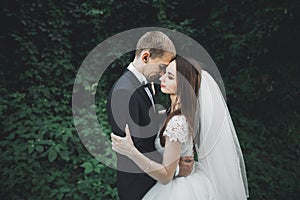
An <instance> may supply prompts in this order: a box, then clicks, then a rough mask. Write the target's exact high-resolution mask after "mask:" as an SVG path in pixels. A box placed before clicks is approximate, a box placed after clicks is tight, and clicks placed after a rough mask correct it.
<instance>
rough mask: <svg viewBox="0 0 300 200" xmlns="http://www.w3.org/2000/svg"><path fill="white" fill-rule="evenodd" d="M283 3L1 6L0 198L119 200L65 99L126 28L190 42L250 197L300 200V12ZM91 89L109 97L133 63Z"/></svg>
mask: <svg viewBox="0 0 300 200" xmlns="http://www.w3.org/2000/svg"><path fill="white" fill-rule="evenodd" d="M299 7H300V4H299V2H298V1H296V0H290V1H266V0H262V1H251V0H241V1H223V0H216V1H208V0H190V1H166V0H139V1H138V0H132V1H117V0H107V1H104V0H94V1H75V0H73V1H58V0H52V1H51V0H47V1H41V0H36V1H27V0H26V1H25V0H14V1H2V2H1V12H0V15H1V22H2V28H1V32H0V33H1V34H0V41H1V45H0V48H1V52H0V60H1V63H0V66H1V71H0V86H1V87H0V94H1V98H0V113H1V115H0V117H1V118H0V153H1V163H0V169H1V170H0V175H1V181H0V196H1V199H117V198H118V196H117V191H116V188H115V179H116V176H115V171H114V170H112V169H110V168H108V167H106V166H104V165H103V164H102V163H100V162H99V161H97V160H96V159H95V158H93V157H92V156H91V155H90V154H89V153H88V152H87V150H86V149H85V147H84V146H83V145H82V144H81V142H80V139H79V136H78V134H77V132H76V129H75V127H74V124H73V117H72V107H71V105H72V103H71V102H72V89H73V84H74V80H75V77H76V73H77V70H78V68H79V67H80V64H81V62H82V61H83V60H84V58H85V57H86V56H87V54H88V53H89V52H90V51H91V50H92V49H93V48H94V47H95V46H96V45H98V44H99V43H100V42H102V41H103V40H105V39H107V38H108V37H110V36H113V35H114V34H117V33H119V32H121V31H125V30H128V29H131V28H137V27H145V26H156V27H165V28H169V29H174V30H177V31H179V32H182V33H184V34H187V35H189V36H190V37H192V38H194V39H195V40H197V41H198V42H199V43H200V44H201V45H202V46H203V47H204V48H205V49H206V50H207V51H208V52H209V54H210V55H211V57H212V58H213V59H214V61H215V62H216V64H217V66H218V68H219V70H220V72H221V74H222V77H223V80H224V82H225V87H226V93H227V103H228V105H229V109H230V111H231V114H232V117H233V120H234V123H235V125H236V129H237V132H238V137H239V140H240V143H241V146H242V149H243V152H244V156H245V162H246V166H247V173H248V181H249V189H250V199H255V200H256V199H299V197H300V195H299V167H300V164H299V161H298V160H299V128H300V123H299V119H300V112H299V108H300V104H299V96H300V95H299V86H300V82H299V59H298V58H299V56H298V53H299V52H300V51H299V35H300V34H299V30H300V29H299V25H298V24H299V20H298V19H299V14H300V12H299V11H300V9H299ZM130 58H131V57H130V56H125V57H124V58H122V59H119V60H117V61H116V62H114V63H113V64H112V66H111V67H110V68H109V69H108V70H107V72H106V73H105V75H104V76H103V79H101V82H100V83H99V85H98V90H97V91H98V92H97V114H98V118H99V122H100V123H101V125H102V126H103V130H104V134H106V135H107V138H108V135H109V133H110V128H109V126H108V124H107V122H106V110H105V103H106V95H107V92H108V90H109V88H110V87H111V85H112V83H113V82H114V81H115V80H116V78H117V77H118V76H119V75H120V74H121V73H122V71H123V70H124V68H118V67H116V66H124V67H125V66H126V65H127V64H128V62H129V61H130Z"/></svg>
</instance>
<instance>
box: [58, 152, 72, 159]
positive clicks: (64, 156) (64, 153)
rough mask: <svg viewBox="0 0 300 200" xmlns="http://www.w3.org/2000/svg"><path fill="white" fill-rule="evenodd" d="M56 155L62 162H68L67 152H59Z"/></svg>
mask: <svg viewBox="0 0 300 200" xmlns="http://www.w3.org/2000/svg"><path fill="white" fill-rule="evenodd" d="M58 154H59V156H60V157H61V159H63V160H66V161H68V160H70V158H69V154H68V152H67V151H60V152H59V153H58Z"/></svg>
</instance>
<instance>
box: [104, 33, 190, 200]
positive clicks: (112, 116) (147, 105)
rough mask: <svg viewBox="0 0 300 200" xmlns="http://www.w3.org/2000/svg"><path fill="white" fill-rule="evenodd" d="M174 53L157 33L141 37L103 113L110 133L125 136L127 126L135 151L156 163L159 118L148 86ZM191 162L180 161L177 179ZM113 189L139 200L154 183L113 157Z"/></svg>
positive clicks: (166, 39) (125, 161)
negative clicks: (155, 142)
mask: <svg viewBox="0 0 300 200" xmlns="http://www.w3.org/2000/svg"><path fill="white" fill-rule="evenodd" d="M175 56H176V50H175V46H174V44H173V42H172V41H171V40H170V38H169V37H168V36H166V35H165V34H164V33H162V32H159V31H151V32H147V33H145V34H144V35H143V36H142V37H141V38H140V39H139V41H138V43H137V46H136V52H135V58H134V60H133V62H131V63H130V64H129V66H128V67H127V70H126V71H125V72H124V74H123V75H122V76H121V77H120V79H119V80H118V81H117V82H116V83H115V84H114V86H113V87H112V89H111V91H110V93H109V95H108V101H107V111H108V119H109V123H110V125H111V127H112V132H114V133H115V134H117V135H119V136H125V132H124V131H125V125H126V124H128V125H129V127H130V130H131V133H132V139H133V142H134V144H135V146H136V147H137V149H138V150H139V151H140V152H142V153H144V154H145V156H147V157H149V158H150V159H152V160H155V161H156V162H159V163H161V161H162V158H161V155H160V154H159V153H157V151H156V149H155V146H154V140H155V138H156V134H157V133H158V131H159V129H158V125H159V119H160V117H159V114H158V111H157V110H156V108H155V100H154V97H153V92H152V89H151V87H149V82H153V81H156V80H158V78H159V77H160V76H161V75H163V74H164V72H165V68H166V67H167V66H168V65H169V63H170V62H171V61H172V60H174V59H175ZM192 164H193V159H192V158H181V159H180V162H179V169H180V170H179V176H187V175H189V174H190V173H191V171H192ZM117 170H118V171H117V188H118V194H119V197H120V199H121V200H139V199H141V198H142V197H143V196H144V195H145V194H146V193H147V191H148V190H150V188H151V187H152V186H153V185H154V184H155V183H156V181H155V180H154V179H152V178H151V177H150V176H148V175H147V174H146V173H144V172H143V169H140V168H139V167H138V166H137V165H136V164H135V163H134V162H133V161H131V160H130V159H129V158H127V157H126V156H123V155H120V154H117Z"/></svg>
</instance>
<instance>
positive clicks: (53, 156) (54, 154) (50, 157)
mask: <svg viewBox="0 0 300 200" xmlns="http://www.w3.org/2000/svg"><path fill="white" fill-rule="evenodd" d="M56 157H57V152H56V150H55V149H54V148H51V149H50V151H49V154H48V160H49V162H51V163H52V162H53V161H54V160H55V159H56Z"/></svg>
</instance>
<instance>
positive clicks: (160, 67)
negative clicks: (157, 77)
mask: <svg viewBox="0 0 300 200" xmlns="http://www.w3.org/2000/svg"><path fill="white" fill-rule="evenodd" d="M167 67H168V65H165V64H160V65H159V70H160V72H161V73H163V74H165V73H166V68H167Z"/></svg>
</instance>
